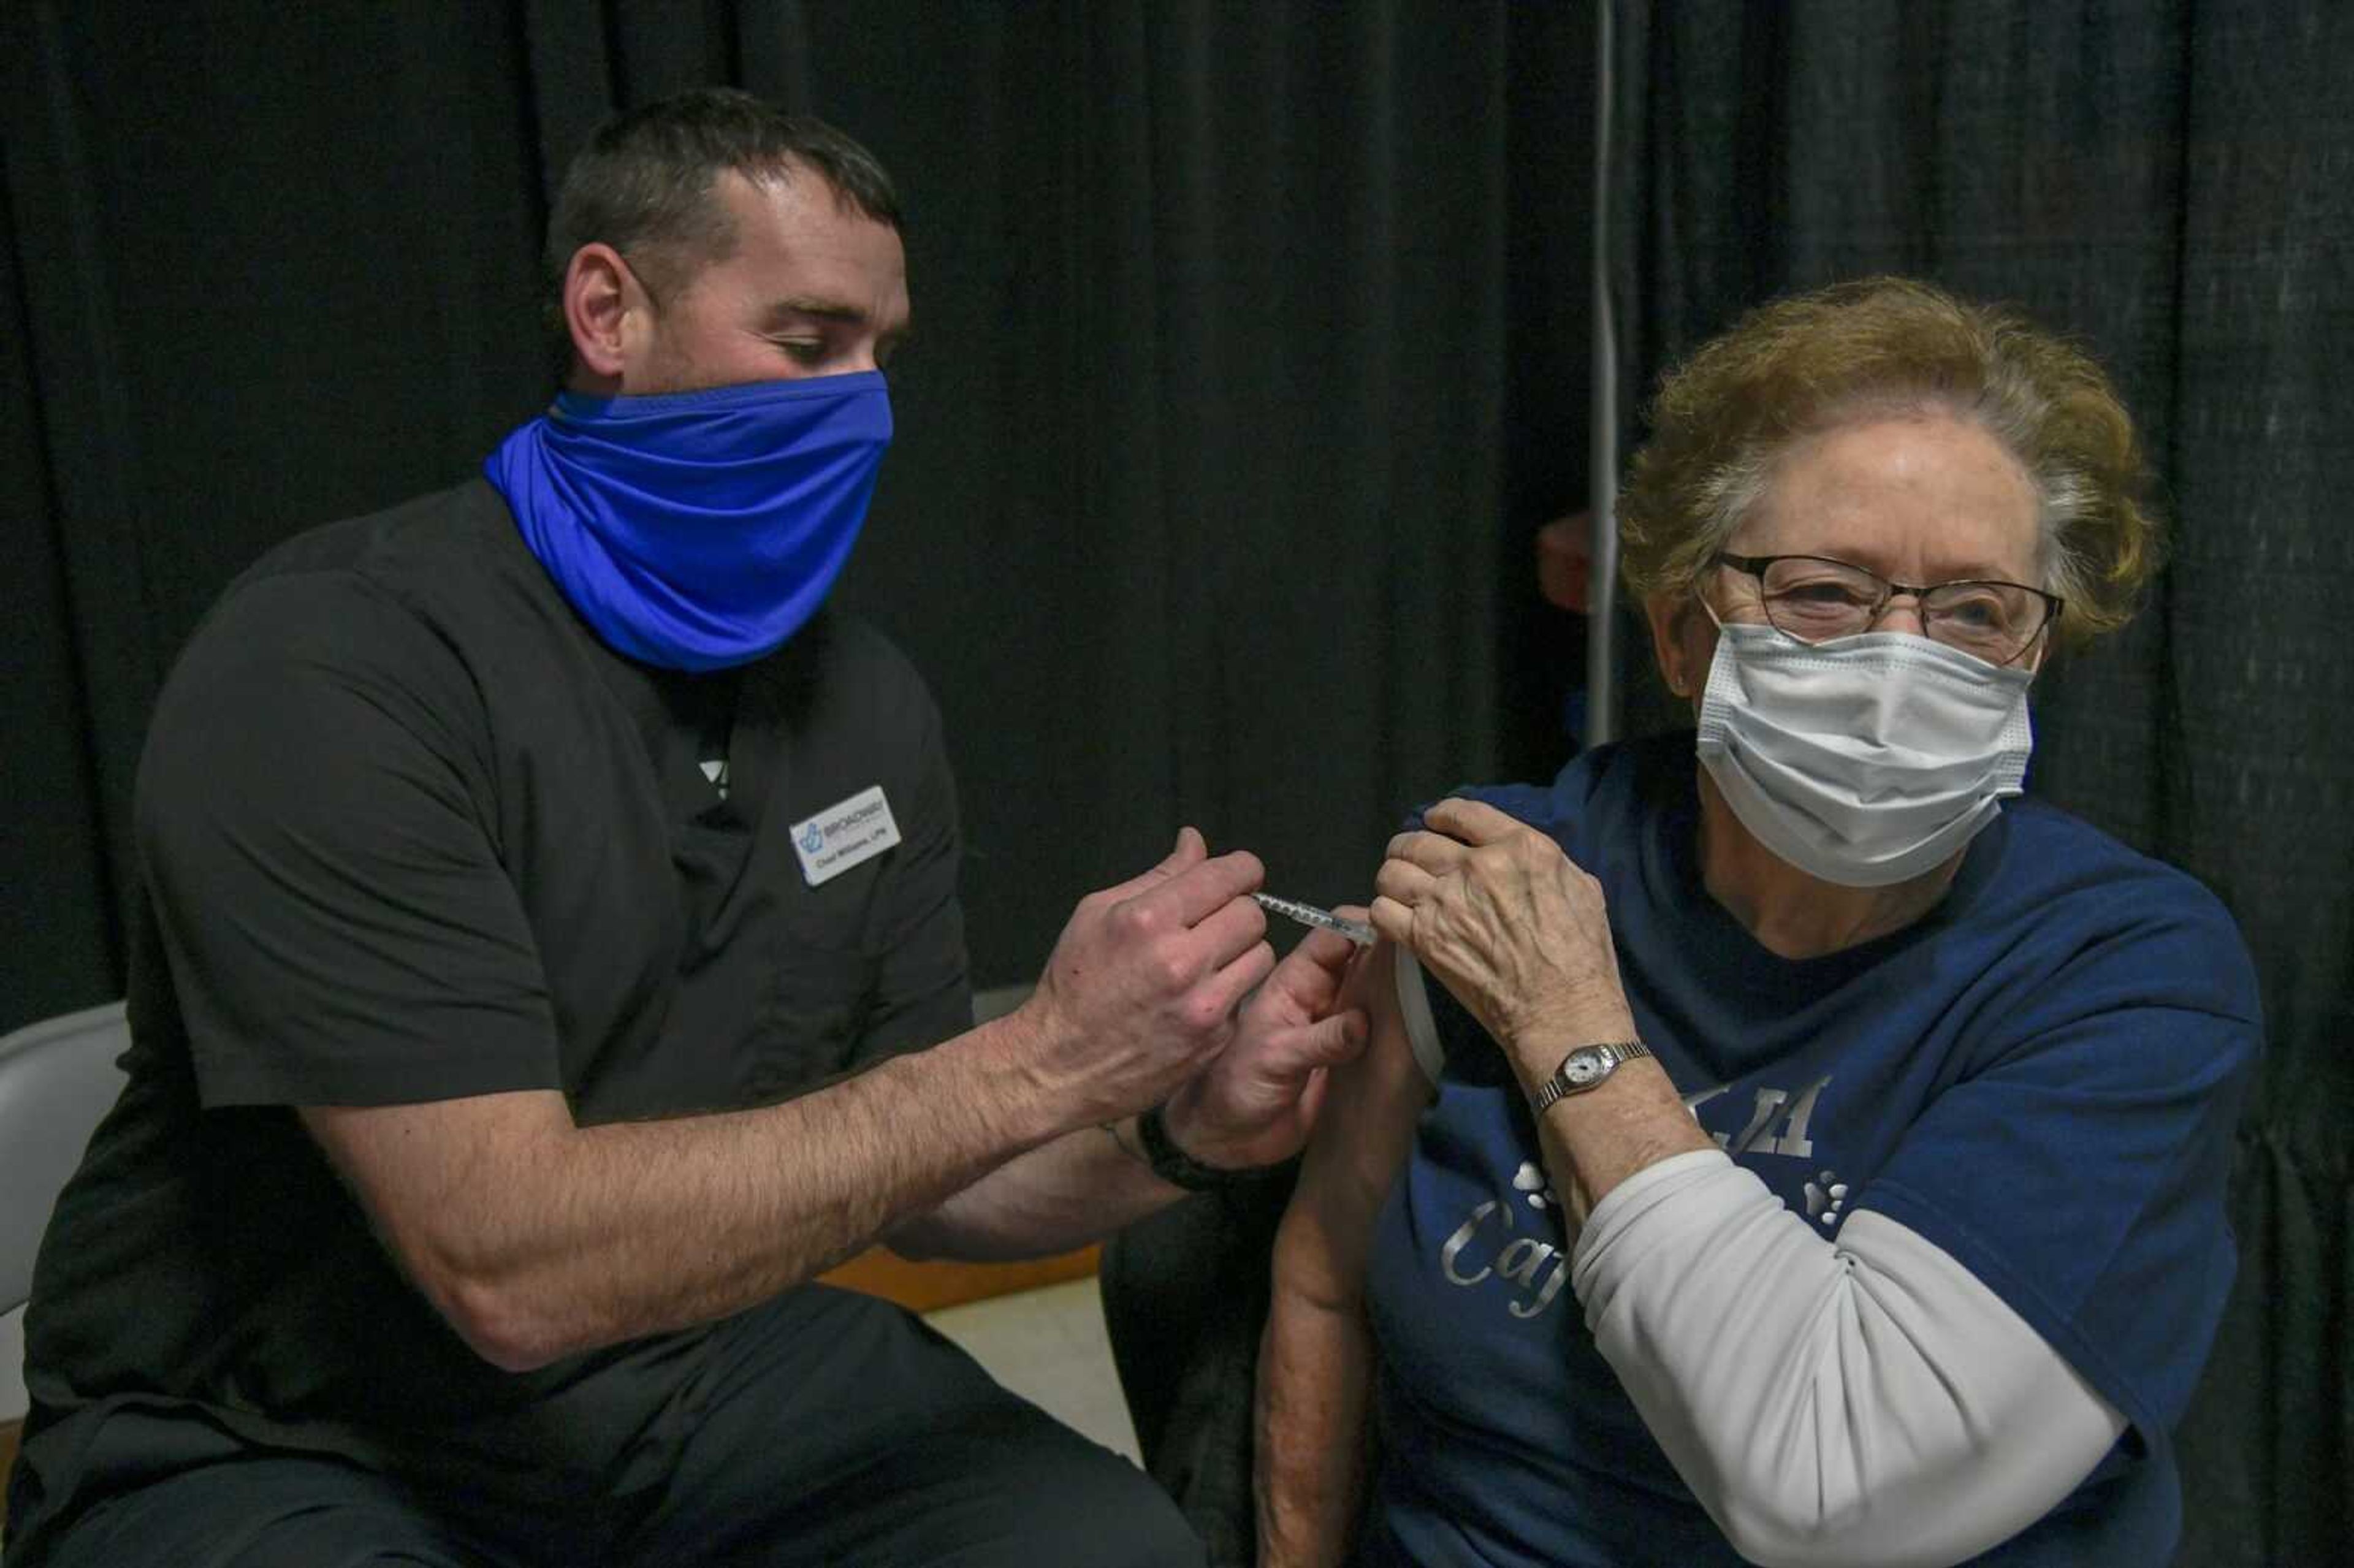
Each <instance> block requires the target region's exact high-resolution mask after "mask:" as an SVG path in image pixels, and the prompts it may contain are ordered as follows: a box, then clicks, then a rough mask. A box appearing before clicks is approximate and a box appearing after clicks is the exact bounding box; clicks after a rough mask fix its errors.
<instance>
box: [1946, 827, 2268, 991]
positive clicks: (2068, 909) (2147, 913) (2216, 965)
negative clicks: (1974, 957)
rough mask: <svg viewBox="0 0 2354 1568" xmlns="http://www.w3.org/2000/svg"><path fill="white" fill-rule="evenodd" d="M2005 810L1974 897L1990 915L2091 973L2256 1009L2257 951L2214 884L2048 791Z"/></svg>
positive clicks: (2077, 971)
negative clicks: (1989, 866) (1992, 860)
mask: <svg viewBox="0 0 2354 1568" xmlns="http://www.w3.org/2000/svg"><path fill="white" fill-rule="evenodd" d="M2004 819H2005V834H2006V838H2005V842H2004V843H2003V845H2002V853H2001V857H2000V863H1999V867H1998V868H1997V870H1996V872H1995V874H1994V876H1993V877H1992V878H1991V879H1990V881H1989V885H1988V888H1987V889H1986V895H1987V896H1985V897H1984V898H1982V899H1981V901H1980V902H1981V904H1982V906H1983V907H1984V908H1985V910H1986V912H1987V914H1988V916H1989V917H1990V918H1993V919H1996V920H1999V921H2001V922H2003V923H2005V924H2008V925H2009V926H2011V927H2014V928H2015V929H2016V930H2017V931H2019V932H2020V934H2021V936H2022V938H2023V939H2026V940H2031V941H2032V942H2033V943H2034V944H2035V945H2036V946H2039V947H2042V948H2046V949H2047V950H2048V951H2052V952H2059V953H2064V954H2065V959H2066V965H2067V968H2068V969H2071V970H2072V971H2073V972H2074V973H2075V974H2077V975H2078V976H2079V977H2080V978H2082V979H2084V980H2088V981H2089V980H2091V979H2092V978H2093V977H2095V976H2103V977H2106V978H2107V980H2108V981H2109V982H2110V983H2115V984H2125V983H2128V982H2130V983H2131V984H2133V985H2134V986H2136V987H2137V988H2138V989H2149V990H2152V991H2156V992H2158V993H2160V994H2161V995H2162V997H2163V999H2164V1000H2167V1001H2171V1002H2172V1003H2173V1004H2174V1005H2178V1006H2184V1007H2191V1008H2196V1009H2198V1010H2200V1011H2204V1012H2216V1013H2219V1014H2223V1015H2227V1016H2232V1017H2238V1018H2243V1019H2246V1020H2249V1021H2253V1020H2254V1019H2255V1018H2256V1017H2257V1016H2258V1014H2259V1011H2260V1009H2259V1003H2258V1001H2257V987H2256V975H2255V966H2254V963H2253V959H2251V958H2250V956H2249V954H2248V949H2247V943H2246V941H2245V939H2244V938H2243V937H2242V936H2241V934H2240V927H2239V923H2238V921H2236V920H2235V919H2234V918H2233V917H2232V912H2231V909H2230V907H2229V906H2228V905H2227V904H2226V902H2225V900H2224V899H2223V898H2222V897H2220V896H2218V895H2217V893H2216V892H2215V890H2213V889H2211V888H2210V887H2209V886H2208V885H2206V884H2205V883H2203V882H2201V881H2200V879H2199V878H2198V877H2196V876H2194V875H2192V874H2190V872H2188V871H2186V870H2183V869H2182V868H2180V867H2179V866H2176V865H2172V864H2169V863H2167V862H2165V861H2163V860H2160V859H2158V858H2157V857H2155V856H2152V855H2147V854H2144V853H2141V852H2140V851H2138V850H2136V849H2134V848H2133V847H2131V846H2130V845H2128V844H2126V843H2125V842H2122V841H2121V840H2119V839H2117V838H2115V836H2113V835H2111V834H2110V833H2107V832H2104V831H2103V830H2101V829H2100V828H2097V827H2095V826H2094V825H2093V824H2092V823H2091V822H2088V821H2084V819H2083V818H2081V817H2078V816H2075V815H2074V814H2073V813H2071V812H2069V811H2066V810H2062V809H2061V808H2059V807H2057V806H2054V805H2052V804H2051V803H2050V802H2048V801H2044V800H2033V799H2027V800H2018V801H2014V802H2012V803H2011V805H2010V806H2009V808H2008V809H2007V810H2005V812H2004ZM2158 999H2159V998H2158V997H2153V999H2152V1000H2158Z"/></svg>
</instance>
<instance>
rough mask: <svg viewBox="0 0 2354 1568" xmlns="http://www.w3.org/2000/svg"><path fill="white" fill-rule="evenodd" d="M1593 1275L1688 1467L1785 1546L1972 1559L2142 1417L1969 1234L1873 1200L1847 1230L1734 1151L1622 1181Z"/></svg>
mask: <svg viewBox="0 0 2354 1568" xmlns="http://www.w3.org/2000/svg"><path fill="white" fill-rule="evenodd" d="M1570 1285H1571V1288H1572V1289H1574V1290H1575V1292H1576V1293H1577V1297H1578V1299H1579V1300H1580V1301H1581V1302H1583V1303H1584V1304H1585V1320H1586V1325H1587V1327H1588V1328H1589V1329H1590V1330H1592V1332H1593V1334H1594V1340H1595V1345H1596V1348H1597V1349H1598V1350H1600V1351H1601V1352H1602V1354H1603V1356H1604V1358H1605V1359H1606V1360H1607V1361H1609V1362H1610V1365H1611V1367H1612V1368H1613V1369H1614V1370H1615V1371H1616V1372H1617V1374H1618V1379H1619V1382H1620V1383H1621V1384H1622V1385H1624V1387H1625V1388H1626V1390H1627V1393H1628V1398H1630V1399H1631V1400H1633V1401H1634V1404H1635V1408H1636V1409H1637V1410H1638V1412H1640V1413H1641V1414H1642V1417H1643V1422H1644V1425H1647V1426H1648V1427H1649V1428H1650V1431H1651V1435H1652V1436H1654V1437H1655V1438H1657V1439H1658V1440H1659V1446H1660V1447H1661V1448H1662V1449H1664V1450H1665V1451H1666V1452H1667V1455H1668V1457H1669V1459H1670V1461H1671V1462H1672V1463H1673V1464H1674V1466H1675V1467H1676V1473H1677V1474H1678V1475H1680V1476H1681V1477H1682V1478H1683V1480H1684V1484H1685V1485H1686V1486H1688V1487H1690V1488H1691V1490H1692V1494H1693V1496H1694V1497H1696V1498H1697V1499H1699V1500H1700V1503H1701V1506H1702V1507H1703V1508H1705V1509H1706V1510H1708V1512H1709V1516H1710V1517H1711V1518H1712V1519H1713V1520H1716V1522H1717V1525H1718V1527H1719V1528H1720V1529H1722V1530H1723V1531H1724V1533H1725V1536H1726V1538H1727V1539H1728V1540H1730V1541H1731V1542H1733V1545H1734V1549H1735V1550H1736V1551H1738V1552H1740V1553H1741V1554H1742V1555H1743V1556H1744V1557H1746V1558H1749V1559H1750V1560H1751V1561H1753V1562H1756V1563H1765V1564H1767V1565H1769V1568H1777V1565H1789V1568H1844V1565H1847V1564H1857V1565H1870V1568H1938V1565H1942V1564H1946V1563H1959V1562H1962V1561H1964V1560H1966V1559H1967V1558H1969V1557H1972V1556H1975V1555H1977V1554H1978V1553H1979V1552H1984V1551H1986V1550H1987V1549H1988V1548H1989V1547H1991V1546H1994V1545H1996V1544H1997V1543H1999V1542H2002V1541H2006V1540H2008V1539H2009V1537H2011V1536H2013V1535H2015V1534H2017V1533H2018V1532H2019V1531H2021V1530H2023V1529H2025V1528H2026V1527H2027V1526H2028V1525H2030V1524H2031V1523H2033V1522H2034V1521H2035V1520H2038V1519H2040V1518H2041V1517H2042V1515H2043V1514H2044V1513H2046V1512H2047V1511H2049V1510H2051V1508H2052V1505H2054V1504H2055V1503H2057V1502H2059V1501H2060V1500H2061V1499H2062V1498H2064V1497H2066V1496H2067V1495H2068V1493H2070V1492H2071V1491H2073V1490H2074V1489H2075V1488H2076V1486H2077V1484H2078V1483H2079V1482H2081V1481H2082V1480H2083V1479H2084V1478H2085V1477H2086V1476H2087V1475H2089V1474H2090V1473H2091V1472H2092V1470H2093V1467H2094V1466H2095V1465H2097V1464H2099V1463H2100V1461H2101V1458H2102V1457H2103V1456H2104V1455H2105V1454H2106V1453H2107V1452H2108V1450H2109V1448H2110V1446H2111V1445H2113V1444H2114V1443H2115V1441H2116V1439H2117V1436H2118V1435H2119V1434H2120V1433H2122V1432H2123V1431H2124V1430H2125V1427H2126V1420H2125V1417H2124V1416H2123V1415H2122V1414H2119V1413H2118V1412H2117V1410H2116V1409H2115V1407H2114V1406H2112V1405H2111V1404H2109V1403H2108V1402H2107V1401H2106V1400H2105V1399H2103V1398H2102V1397H2101V1396H2100V1394H2098V1393H2095V1392H2094V1390H2093V1388H2092V1386H2091V1385H2090V1384H2088V1383H2085V1382H2084V1379H2083V1378H2082V1377H2080V1376H2078V1375H2077V1373H2076V1371H2075V1369H2074V1368H2073V1367H2071V1366H2070V1365H2069V1364H2068V1363H2067V1361H2065V1360H2063V1359H2062V1357H2061V1355H2060V1354H2059V1352H2058V1351H2054V1350H2053V1349H2052V1347H2051V1346H2050V1345H2049V1344H2048V1343H2046V1342H2045V1340H2043V1338H2042V1336H2041V1335H2040V1334H2038V1333H2037V1332H2036V1331H2035V1330H2033V1329H2032V1328H2031V1327H2029V1326H2028V1324H2027V1322H2026V1320H2025V1319H2021V1318H2020V1316H2019V1314H2018V1313H2017V1312H2015V1311H2013V1310H2012V1309H2011V1308H2010V1307H2009V1304H2008V1303H2006V1302H2005V1301H2004V1300H2003V1299H2002V1298H2000V1297H1999V1296H1997V1295H1996V1294H1995V1293H1994V1292H1993V1291H1992V1290H1991V1289H1989V1288H1988V1287H1987V1286H1986V1285H1985V1284H1984V1283H1983V1282H1982V1281H1980V1280H1979V1279H1978V1277H1977V1276H1975V1275H1973V1274H1972V1273H1971V1272H1970V1271H1969V1270H1968V1269H1967V1268H1965V1267H1964V1266H1962V1265H1961V1264H1960V1263H1959V1262H1958V1261H1956V1259H1955V1258H1954V1257H1953V1255H1951V1254H1949V1253H1946V1251H1944V1250H1943V1249H1942V1248H1939V1247H1937V1246H1935V1245H1932V1244H1930V1243H1929V1242H1928V1241H1926V1240H1925V1239H1924V1238H1923V1237H1922V1236H1921V1235H1919V1234H1917V1233H1915V1232H1914V1231H1913V1230H1911V1229H1910V1228H1908V1227H1906V1226H1904V1225H1902V1224H1898V1223H1897V1222H1895V1221H1894V1220H1892V1219H1890V1218H1888V1217H1887V1216H1886V1215H1884V1214H1879V1213H1873V1212H1872V1211H1871V1210H1870V1209H1864V1210H1861V1211H1860V1212H1858V1213H1855V1214H1853V1215H1851V1216H1850V1218H1849V1219H1848V1220H1847V1222H1846V1223H1845V1224H1843V1225H1842V1226H1841V1227H1840V1234H1839V1236H1838V1238H1837V1240H1836V1241H1835V1242H1834V1241H1832V1240H1828V1239H1826V1238H1824V1237H1822V1236H1820V1235H1818V1234H1816V1233H1815V1232H1814V1231H1813V1230H1812V1229H1811V1228H1810V1227H1808V1224H1807V1223H1806V1222H1805V1221H1803V1220H1801V1219H1800V1218H1798V1216H1797V1215H1796V1214H1794V1213H1791V1212H1790V1211H1789V1209H1788V1208H1787V1206H1786V1205H1785V1204H1784V1203H1783V1202H1782V1201H1781V1200H1780V1199H1779V1198H1777V1197H1776V1196H1775V1195H1774V1193H1773V1192H1771V1191H1769V1190H1768V1189H1767V1188H1766V1186H1765V1183H1764V1182H1763V1181H1759V1180H1758V1179H1757V1177H1756V1175H1755V1172H1752V1171H1745V1170H1744V1169H1742V1168H1741V1167H1740V1166H1738V1165H1735V1164H1734V1162H1733V1161H1732V1160H1731V1159H1730V1158H1728V1157H1727V1156H1726V1155H1725V1154H1723V1152H1722V1151H1720V1150H1701V1151H1699V1152H1696V1153H1690V1154H1680V1155H1677V1156H1675V1157H1673V1158H1672V1159H1669V1160H1661V1161H1659V1163H1658V1164H1656V1165H1653V1166H1650V1167H1649V1168H1648V1169H1646V1170H1644V1171H1638V1172H1637V1173H1636V1174H1635V1175H1634V1176H1632V1177H1629V1178H1628V1180H1627V1181H1623V1182H1621V1183H1619V1185H1618V1186H1617V1187H1616V1188H1614V1189H1613V1190H1612V1191H1611V1192H1609V1193H1607V1194H1606V1196H1605V1197H1604V1198H1603V1200H1602V1202H1600V1203H1598V1204H1596V1206H1595V1209H1594V1212H1593V1213H1592V1214H1590V1215H1588V1216H1587V1218H1586V1223H1585V1228H1584V1230H1583V1232H1582V1233H1581V1234H1580V1235H1579V1236H1578V1239H1577V1243H1576V1247H1575V1252H1574V1253H1573V1255H1572V1261H1571V1275H1570Z"/></svg>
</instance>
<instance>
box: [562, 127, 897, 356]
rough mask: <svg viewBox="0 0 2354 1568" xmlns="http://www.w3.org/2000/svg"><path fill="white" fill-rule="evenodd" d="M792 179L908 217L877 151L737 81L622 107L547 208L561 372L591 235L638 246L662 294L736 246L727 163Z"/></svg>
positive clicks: (624, 249) (643, 272) (636, 258)
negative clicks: (716, 188) (569, 306)
mask: <svg viewBox="0 0 2354 1568" xmlns="http://www.w3.org/2000/svg"><path fill="white" fill-rule="evenodd" d="M729 169H733V170H735V171H736V172H737V173H738V174H741V175H746V176H748V177H749V178H752V179H763V180H790V179H791V178H792V177H793V176H794V175H795V174H796V173H799V172H801V171H803V170H807V171H811V172H813V173H815V174H816V175H817V176H818V177H819V178H821V179H822V180H824V181H825V183H826V184H827V185H830V186H832V190H833V195H834V199H835V201H836V202H837V203H838V204H840V206H841V207H842V208H843V210H844V211H848V212H855V213H858V214H860V215H861V216H863V217H870V218H873V219H874V220H875V222H877V223H882V224H887V225H889V226H890V228H892V230H893V231H894V232H901V231H903V229H904V223H903V219H902V218H901V216H900V212H899V195H898V192H897V191H896V190H894V189H893V188H892V185H891V176H890V175H888V174H887V173H885V170H884V168H883V165H882V164H881V163H880V162H879V161H877V159H876V158H875V154H872V153H870V152H868V151H867V150H866V149H865V148H864V147H862V146H860V145H859V144H858V143H856V142H855V141H854V140H852V139H851V138H850V137H849V136H847V135H844V134H843V132H840V131H837V130H835V129H834V128H833V127H832V126H831V125H829V124H827V123H826V122H824V121H822V120H819V119H817V118H815V117H814V116H811V115H807V114H787V113H785V112H784V111H781V110H779V108H777V107H776V105H774V104H772V103H769V101H766V100H765V99H760V98H756V97H754V96H753V95H752V94H751V93H748V92H743V91H739V90H737V89H735V88H728V87H705V88H697V89H695V90H693V91H691V92H682V93H679V94H676V95H675V96H673V97H670V98H664V99H661V100H658V101H655V102H652V103H648V104H644V105H642V106H641V107H639V108H636V109H632V110H630V111H627V112H626V113H621V114H617V115H615V116H614V117H613V118H611V119H610V120H608V121H606V122H604V123H603V124H602V125H600V126H599V127H598V128H597V130H596V132H595V133H594V134H593V135H591V136H590V137H589V139H588V146H586V147H584V148H583V149H581V151H580V154H579V155H578V156H577V157H575V158H574V159H573V160H572V164H571V167H569V168H568V169H567V170H566V171H565V174H564V185H563V188H562V189H561V190H560V191H558V192H557V197H556V208H555V210H554V211H553V212H551V213H550V214H549V215H548V218H547V248H546V251H545V252H544V253H543V255H542V259H541V270H542V274H543V276H542V286H543V293H542V312H543V314H544V316H545V318H546V325H547V328H548V331H549V334H551V339H552V341H551V344H550V347H551V348H552V349H554V351H555V354H556V361H557V370H558V374H562V373H563V372H564V371H566V370H568V369H569V368H570V366H571V364H572V337H571V333H570V331H569V329H568V328H567V325H566V323H565V320H564V274H565V271H566V269H567V268H568V267H570V266H571V264H572V257H573V255H574V253H575V252H576V251H578V249H580V248H581V247H582V246H584V245H588V244H591V243H596V242H601V243H603V244H606V245H610V246H611V247H612V248H613V249H616V250H618V251H620V253H621V254H622V255H624V256H626V257H628V258H629V260H630V266H631V269H632V270H634V271H635V272H636V273H637V274H638V279H639V281H641V282H642V283H644V284H645V286H646V288H647V289H648V290H649V291H651V292H652V294H653V296H654V298H655V300H656V302H661V301H663V300H666V299H669V298H670V297H672V296H673V295H674V294H675V293H676V292H677V291H679V290H680V289H682V288H684V286H685V284H686V283H687V281H689V280H690V279H692V278H693V277H694V275H695V272H696V271H697V270H700V269H702V268H703V267H705V266H707V265H709V264H710V263H711V262H714V261H717V260H725V259H726V257H727V256H728V254H729V253H730V252H731V251H733V250H734V249H735V248H736V226H735V223H734V221H733V220H732V219H731V218H730V217H728V214H727V209H726V207H723V206H722V205H721V204H720V203H719V202H718V201H717V200H716V199H715V197H714V196H713V195H712V189H711V187H712V185H713V184H714V183H715V182H716V180H717V179H718V177H719V175H721V174H722V173H723V172H724V171H726V170H729Z"/></svg>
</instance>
